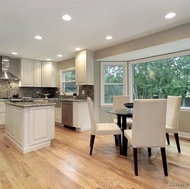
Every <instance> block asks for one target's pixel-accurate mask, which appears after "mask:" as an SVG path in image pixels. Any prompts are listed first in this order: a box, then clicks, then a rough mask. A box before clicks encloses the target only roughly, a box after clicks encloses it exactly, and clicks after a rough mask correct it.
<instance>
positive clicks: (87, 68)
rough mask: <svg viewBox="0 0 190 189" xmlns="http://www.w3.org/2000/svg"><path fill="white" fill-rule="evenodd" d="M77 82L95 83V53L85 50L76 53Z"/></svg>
mask: <svg viewBox="0 0 190 189" xmlns="http://www.w3.org/2000/svg"><path fill="white" fill-rule="evenodd" d="M75 67H76V84H77V85H94V53H93V52H92V51H89V50H83V51H80V52H77V53H76V56H75Z"/></svg>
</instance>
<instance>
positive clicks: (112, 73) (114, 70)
mask: <svg viewBox="0 0 190 189" xmlns="http://www.w3.org/2000/svg"><path fill="white" fill-rule="evenodd" d="M104 83H105V86H104V89H105V91H104V99H105V103H112V101H113V96H114V95H123V66H121V65H118V66H115V65H114V66H110V65H106V66H104Z"/></svg>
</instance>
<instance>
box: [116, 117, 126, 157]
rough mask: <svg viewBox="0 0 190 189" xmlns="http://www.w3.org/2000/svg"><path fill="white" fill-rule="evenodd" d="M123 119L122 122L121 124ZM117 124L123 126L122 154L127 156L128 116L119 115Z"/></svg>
mask: <svg viewBox="0 0 190 189" xmlns="http://www.w3.org/2000/svg"><path fill="white" fill-rule="evenodd" d="M121 120H122V124H121ZM117 124H118V126H119V127H120V128H121V145H120V154H121V155H124V156H127V143H128V140H127V139H126V138H125V136H124V130H125V129H126V127H127V124H126V116H125V115H117Z"/></svg>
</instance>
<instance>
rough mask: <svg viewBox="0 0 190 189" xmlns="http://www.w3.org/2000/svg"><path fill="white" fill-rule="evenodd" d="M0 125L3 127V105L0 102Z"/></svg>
mask: <svg viewBox="0 0 190 189" xmlns="http://www.w3.org/2000/svg"><path fill="white" fill-rule="evenodd" d="M0 125H5V103H4V102H0Z"/></svg>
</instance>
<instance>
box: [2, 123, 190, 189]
mask: <svg viewBox="0 0 190 189" xmlns="http://www.w3.org/2000/svg"><path fill="white" fill-rule="evenodd" d="M89 136H90V132H89V131H85V132H81V133H80V132H76V131H73V130H70V129H67V128H61V127H57V126H56V137H55V139H54V140H53V142H52V145H51V146H50V147H46V148H44V149H41V150H37V151H35V152H30V153H26V154H22V153H20V152H19V151H18V150H17V149H16V148H15V147H14V146H13V145H11V144H10V143H9V142H8V141H6V140H5V138H4V129H0V188H1V189H9V188H10V189H11V188H15V189H22V188H24V189H27V188H29V189H41V188H46V189H51V188H53V189H92V188H93V189H108V188H109V189H128V188H130V189H136V188H141V189H142V188H147V189H154V188H155V189H159V188H162V189H163V188H171V189H172V188H173V189H174V188H179V189H180V188H181V189H182V188H183V189H184V188H185V189H186V188H187V189H188V188H190V141H187V140H181V141H180V142H181V150H182V153H181V154H178V152H177V149H176V146H175V143H174V140H173V139H171V145H170V146H168V145H166V146H167V147H166V150H167V161H168V172H169V176H168V177H165V176H164V173H163V169H162V162H161V158H160V151H159V149H152V157H151V158H148V155H147V151H146V149H140V150H139V176H134V170H133V155H132V148H129V150H128V157H123V156H121V155H119V149H118V147H116V146H115V145H114V138H113V137H112V136H97V137H96V140H95V146H94V150H93V154H92V156H90V155H89ZM177 186H178V187H177Z"/></svg>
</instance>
